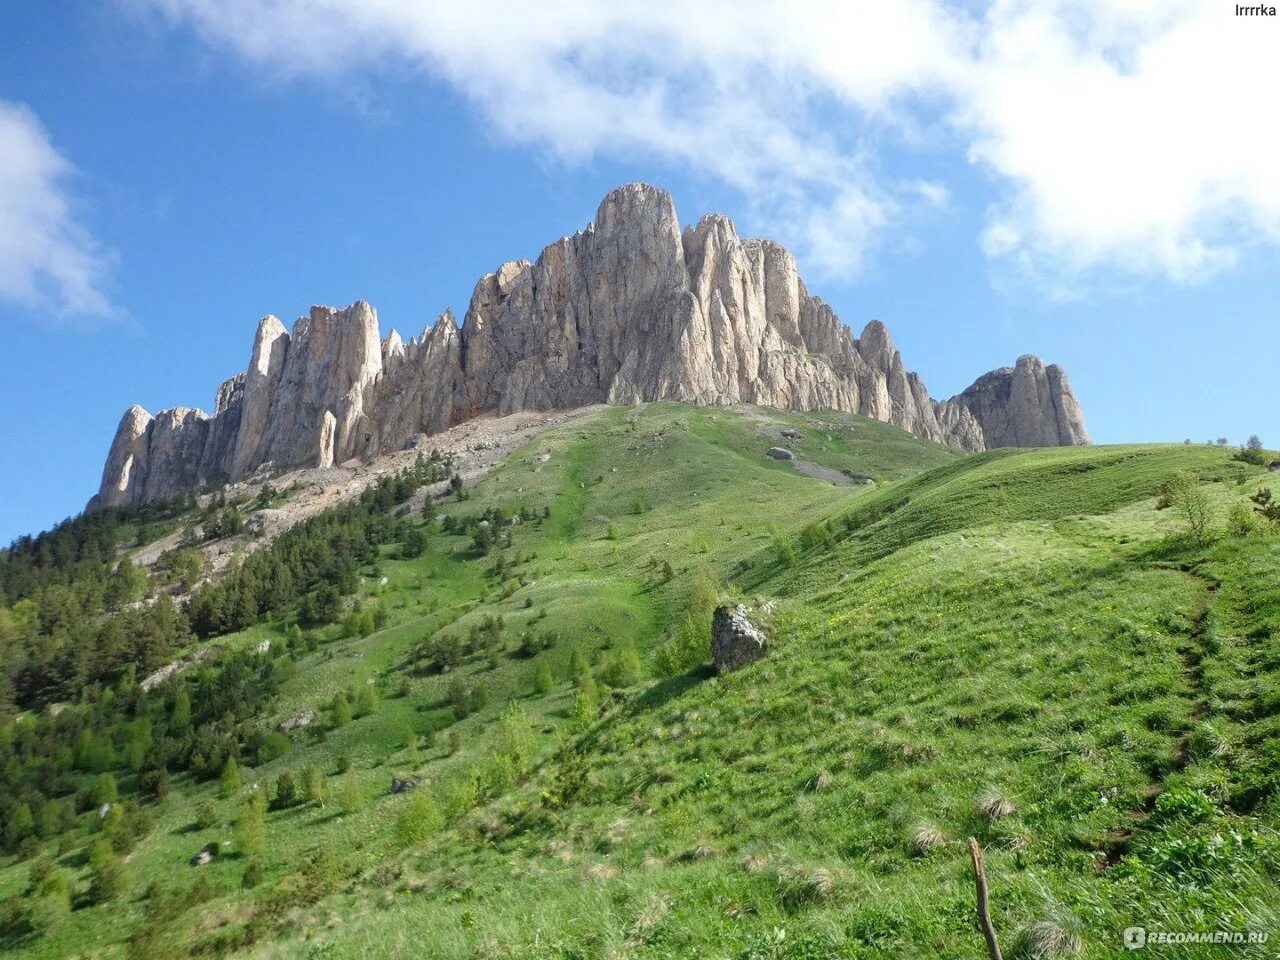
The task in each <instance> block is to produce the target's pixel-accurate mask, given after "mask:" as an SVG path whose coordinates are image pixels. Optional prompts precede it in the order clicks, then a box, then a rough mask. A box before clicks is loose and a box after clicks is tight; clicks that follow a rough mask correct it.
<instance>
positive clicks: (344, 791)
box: [338, 771, 364, 814]
mask: <svg viewBox="0 0 1280 960" xmlns="http://www.w3.org/2000/svg"><path fill="white" fill-rule="evenodd" d="M338 805H339V807H341V809H342V812H343V813H345V814H352V813H356V812H358V811H359V810H360V808H361V807H363V806H364V791H363V790H361V789H360V781H359V780H357V779H356V775H355V772H354V771H351V772H348V773H347V775H346V776H345V777H343V778H342V787H341V788H340V791H339V794H338Z"/></svg>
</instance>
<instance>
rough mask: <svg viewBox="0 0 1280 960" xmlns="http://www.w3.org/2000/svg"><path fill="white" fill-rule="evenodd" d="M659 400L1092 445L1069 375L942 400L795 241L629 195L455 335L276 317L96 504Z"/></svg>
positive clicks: (156, 433)
mask: <svg viewBox="0 0 1280 960" xmlns="http://www.w3.org/2000/svg"><path fill="white" fill-rule="evenodd" d="M656 400H677V401H685V402H692V403H697V404H703V405H723V404H735V403H750V404H758V405H763V406H771V407H779V408H785V409H794V410H818V409H832V410H840V411H846V412H854V413H860V414H863V415H866V416H868V417H872V418H874V419H877V420H882V421H885V422H887V423H891V424H893V425H894V426H897V427H899V428H901V429H903V430H906V431H908V432H910V433H913V434H915V435H917V436H919V437H923V438H926V439H929V440H935V441H938V442H942V443H946V444H948V445H950V446H953V447H956V448H959V449H963V450H968V451H979V450H985V449H990V448H993V447H1002V446H1060V445H1074V444H1085V443H1088V434H1087V432H1086V430H1085V426H1084V418H1083V415H1082V412H1081V410H1080V405H1079V403H1078V402H1077V401H1076V398H1075V395H1074V394H1073V393H1072V391H1071V385H1070V383H1069V382H1068V380H1067V377H1066V374H1065V373H1064V372H1063V371H1062V370H1061V369H1060V368H1059V367H1057V366H1053V365H1050V366H1045V365H1044V364H1043V363H1042V362H1041V361H1040V360H1039V359H1038V358H1036V357H1032V356H1024V357H1021V358H1019V360H1018V362H1017V364H1016V366H1014V367H1012V368H1001V369H999V370H995V371H992V372H991V373H988V374H986V375H984V376H983V377H981V378H980V379H979V380H977V381H976V382H975V383H974V384H973V385H972V386H971V387H969V388H968V389H967V390H965V391H964V392H963V393H961V394H960V395H959V396H956V397H953V398H951V399H950V400H947V401H945V402H938V401H935V400H932V399H930V397H929V393H928V390H927V389H926V388H925V385H924V383H923V382H922V381H921V379H920V378H919V377H918V376H917V375H916V374H915V373H911V372H908V371H907V369H906V367H905V366H904V364H903V362H902V357H901V355H900V354H899V352H898V350H897V348H896V347H895V346H894V344H893V340H892V338H891V337H890V336H889V331H888V330H887V329H886V328H885V326H884V324H882V323H880V322H879V321H876V320H873V321H872V322H871V323H869V324H868V325H867V327H866V328H865V329H864V330H863V332H862V336H861V337H859V338H856V339H855V338H854V336H853V334H852V332H851V331H850V329H849V328H848V327H846V326H845V325H844V324H843V323H842V322H841V321H840V319H839V318H838V317H837V316H836V314H835V313H834V312H833V311H832V309H831V308H830V307H829V306H828V305H827V304H825V303H824V302H823V301H822V300H821V299H819V298H817V297H814V296H811V295H810V294H809V292H808V291H807V290H806V288H805V285H804V283H803V281H801V279H800V276H799V274H798V272H797V270H796V264H795V259H794V258H793V257H792V256H791V254H790V253H789V252H788V251H787V250H786V249H785V248H784V247H782V246H780V245H779V244H777V243H774V242H773V241H770V240H749V239H748V240H744V239H741V238H739V237H738V234H737V231H736V230H735V228H734V225H733V223H732V221H730V220H729V219H728V218H726V217H723V216H719V215H711V216H706V217H703V218H702V219H701V220H700V221H699V222H698V223H697V224H696V225H695V226H692V227H688V228H686V229H685V230H683V231H681V229H680V222H679V220H678V218H677V216H676V210H675V205H674V203H673V202H672V199H671V196H670V195H669V194H668V193H666V192H665V191H663V190H659V189H656V188H654V187H651V186H648V185H645V184H627V185H625V186H622V187H619V188H618V189H616V190H614V191H613V192H611V193H610V194H609V195H608V196H606V197H605V199H604V201H603V202H602V203H601V204H600V208H599V210H598V212H597V214H596V219H595V222H594V223H592V224H591V225H589V226H588V227H587V229H586V230H584V231H582V232H580V233H578V234H576V235H575V236H572V237H564V238H562V239H560V240H558V241H556V242H555V243H553V244H551V245H550V246H548V247H547V248H546V249H544V250H543V252H542V255H541V256H540V257H539V258H538V259H537V261H536V262H534V263H529V262H528V261H525V260H519V261H511V262H508V263H504V264H503V265H502V266H500V267H499V268H498V269H497V271H495V272H494V273H489V274H486V275H485V276H483V277H481V278H480V280H479V282H478V283H477V284H476V286H475V290H474V292H473V294H472V297H471V303H470V306H469V307H468V309H467V313H466V317H465V318H464V320H463V323H462V326H461V327H459V326H458V325H457V323H456V321H455V319H454V317H453V314H452V313H451V312H449V311H445V313H444V314H442V315H441V316H440V318H439V319H438V320H437V321H436V322H435V324H434V325H433V326H431V327H430V328H428V329H427V330H425V331H423V333H422V335H421V336H420V337H418V338H417V339H415V340H411V341H410V342H408V343H405V342H403V341H402V340H401V338H400V336H399V334H398V333H396V332H395V331H392V333H391V334H390V335H389V336H388V337H387V338H386V339H385V340H381V339H380V338H379V328H378V318H377V314H376V313H375V311H374V309H373V307H371V306H370V305H369V304H368V303H366V302H364V301H363V300H362V301H358V302H357V303H355V304H353V305H351V306H350V307H347V308H346V309H344V310H336V309H333V308H331V307H313V308H312V310H311V313H310V315H309V316H307V317H303V318H301V319H299V320H298V321H297V323H295V324H294V327H293V330H292V332H290V331H288V330H286V329H285V327H284V325H283V324H282V323H281V322H280V321H279V320H278V319H276V318H275V317H270V316H269V317H266V318H264V319H263V320H262V321H261V323H260V324H259V325H258V330H257V335H256V337H255V339H254V345H253V355H252V359H251V361H250V364H249V369H248V370H247V371H246V372H245V373H243V374H240V375H238V376H236V377H233V378H232V379H230V380H228V381H226V382H225V383H223V384H222V385H221V386H220V387H219V388H218V391H217V399H216V403H215V408H214V414H213V416H209V415H207V414H205V413H204V412H203V411H200V410H194V409H191V408H187V407H177V408H174V409H172V410H165V411H162V412H161V413H160V414H158V415H156V416H154V417H153V416H152V415H151V414H149V413H148V412H147V411H145V410H143V409H142V408H141V407H138V406H134V407H131V408H130V409H129V410H128V411H126V413H125V415H124V417H123V418H122V419H121V422H120V426H119V428H118V430H117V432H116V436H115V439H114V440H113V442H112V444H111V449H110V452H109V454H108V457H107V463H106V467H105V468H104V470H103V476H102V485H101V487H100V489H99V491H98V494H97V495H96V496H95V497H94V498H93V500H92V501H91V502H90V505H89V506H90V508H91V509H92V508H95V507H103V506H119V505H129V504H139V503H145V502H148V501H153V500H161V499H167V498H171V497H174V496H177V495H179V494H182V493H185V492H188V491H191V490H193V489H195V488H197V487H200V486H204V485H207V484H213V483H219V482H226V481H235V480H238V479H240V478H242V477H244V476H247V475H249V474H252V473H253V472H254V471H256V470H257V469H258V468H260V467H262V466H263V465H264V464H266V463H274V464H276V465H278V466H283V467H295V466H304V465H305V466H319V467H326V466H331V465H333V464H335V463H342V462H345V461H347V460H349V459H352V458H356V457H359V458H369V457H372V456H376V455H378V454H381V453H386V452H390V451H395V450H399V449H402V448H403V446H404V445H405V444H406V443H407V442H408V441H409V440H410V438H412V437H414V436H415V435H418V434H431V433H435V432H438V431H440V430H442V429H445V428H447V427H450V426H453V425H456V424H458V423H461V422H463V421H465V420H468V419H470V418H473V417H476V416H479V415H482V414H499V415H502V414H509V413H514V412H518V411H521V410H551V409H564V408H574V407H580V406H584V405H587V404H592V403H600V402H607V403H633V402H640V401H656Z"/></svg>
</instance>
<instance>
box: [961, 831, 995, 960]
mask: <svg viewBox="0 0 1280 960" xmlns="http://www.w3.org/2000/svg"><path fill="white" fill-rule="evenodd" d="M969 853H970V854H971V855H972V856H973V880H974V883H975V884H976V885H977V888H978V923H979V925H980V926H981V927H982V935H983V936H984V937H986V938H987V953H989V954H990V955H991V960H1003V958H1002V957H1001V956H1000V942H999V941H998V940H997V939H996V928H995V927H994V926H992V925H991V911H990V909H989V908H988V907H987V873H986V871H985V870H983V869H982V848H981V847H979V846H978V841H977V840H975V839H974V838H973V837H970V838H969Z"/></svg>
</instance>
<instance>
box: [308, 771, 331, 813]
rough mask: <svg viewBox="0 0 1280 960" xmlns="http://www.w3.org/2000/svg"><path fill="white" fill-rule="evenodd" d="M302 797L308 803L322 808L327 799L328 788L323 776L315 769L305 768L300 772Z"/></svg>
mask: <svg viewBox="0 0 1280 960" xmlns="http://www.w3.org/2000/svg"><path fill="white" fill-rule="evenodd" d="M302 795H303V798H304V799H305V800H306V801H307V802H308V803H314V804H316V805H317V806H319V807H323V806H324V805H325V803H326V802H327V801H328V799H329V788H328V785H327V784H326V783H325V779H324V774H323V773H321V772H320V771H319V770H318V769H316V768H315V767H307V769H306V770H304V771H303V772H302Z"/></svg>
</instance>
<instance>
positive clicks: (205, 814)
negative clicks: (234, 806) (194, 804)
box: [196, 800, 218, 830]
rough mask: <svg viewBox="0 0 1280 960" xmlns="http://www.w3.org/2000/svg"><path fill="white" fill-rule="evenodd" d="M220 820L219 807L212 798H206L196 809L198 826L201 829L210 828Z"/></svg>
mask: <svg viewBox="0 0 1280 960" xmlns="http://www.w3.org/2000/svg"><path fill="white" fill-rule="evenodd" d="M217 822H218V808H217V807H215V806H214V805H213V801H212V800H206V801H204V803H202V804H200V806H199V807H198V808H197V809H196V826H197V827H199V828H200V829H201V830H208V829H209V828H210V827H212V826H213V825H214V824H215V823H217Z"/></svg>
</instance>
